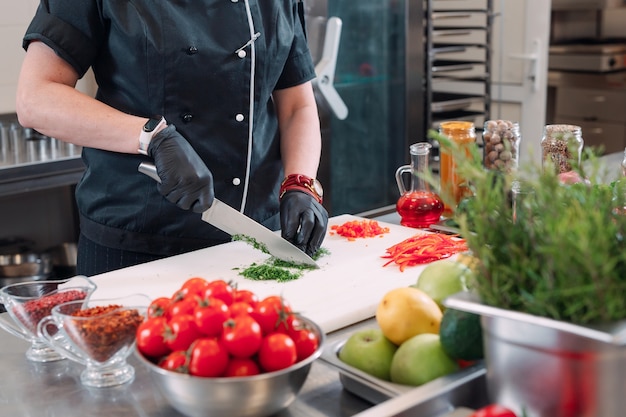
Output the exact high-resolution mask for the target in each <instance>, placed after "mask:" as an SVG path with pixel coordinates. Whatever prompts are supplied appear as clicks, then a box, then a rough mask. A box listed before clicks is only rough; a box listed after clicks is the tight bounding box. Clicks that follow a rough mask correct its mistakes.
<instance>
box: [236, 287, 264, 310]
mask: <svg viewBox="0 0 626 417" xmlns="http://www.w3.org/2000/svg"><path fill="white" fill-rule="evenodd" d="M238 301H243V302H245V303H248V304H250V306H252V307H254V306H256V305H257V304H258V303H259V301H260V299H259V296H258V295H256V294H255V293H253V292H252V291H250V290H240V289H236V290H235V294H234V297H233V302H234V303H236V302H238Z"/></svg>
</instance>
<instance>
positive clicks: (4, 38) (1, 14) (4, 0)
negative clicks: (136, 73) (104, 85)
mask: <svg viewBox="0 0 626 417" xmlns="http://www.w3.org/2000/svg"><path fill="white" fill-rule="evenodd" d="M38 5H39V0H0V57H2V58H0V114H5V113H14V112H15V93H16V89H17V79H18V76H19V73H20V68H21V66H22V60H23V59H24V50H23V49H22V38H23V37H24V33H25V32H26V29H27V28H28V24H29V23H30V21H31V19H32V18H33V15H34V14H35V11H36V10H37V6H38ZM78 89H79V90H81V91H83V92H85V93H87V94H90V95H94V94H95V81H94V80H93V74H92V73H91V71H90V72H88V73H87V75H85V77H84V79H82V80H80V81H79V83H78Z"/></svg>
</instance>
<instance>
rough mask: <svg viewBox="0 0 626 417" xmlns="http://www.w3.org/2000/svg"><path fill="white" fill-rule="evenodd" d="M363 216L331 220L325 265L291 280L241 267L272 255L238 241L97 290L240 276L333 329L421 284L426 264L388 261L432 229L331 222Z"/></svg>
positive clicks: (109, 277) (128, 272)
mask: <svg viewBox="0 0 626 417" xmlns="http://www.w3.org/2000/svg"><path fill="white" fill-rule="evenodd" d="M350 220H363V218H361V217H356V216H352V215H341V216H337V217H333V218H331V219H330V220H329V227H328V233H327V236H326V238H325V240H324V242H323V244H322V247H324V248H326V249H328V250H329V251H330V254H329V255H326V256H323V257H322V258H321V259H319V261H318V264H319V266H320V268H319V269H317V270H312V271H306V272H304V274H303V276H302V277H300V278H299V279H297V280H294V281H289V282H276V281H252V280H249V279H246V278H244V277H242V276H240V275H239V274H238V270H237V269H236V268H239V270H242V269H244V268H246V267H248V266H250V265H251V264H252V263H253V262H257V263H261V262H263V261H264V260H265V259H267V257H268V256H267V255H265V254H263V253H262V252H260V251H258V250H256V249H254V248H253V247H252V246H251V245H249V244H247V243H245V242H241V241H237V242H230V243H226V244H223V245H218V246H213V247H210V248H207V249H201V250H198V251H194V252H190V253H186V254H182V255H177V256H173V257H170V258H166V259H161V260H158V261H154V262H148V263H145V264H142V265H137V266H133V267H129V268H124V269H120V270H117V271H112V272H108V273H105V274H101V275H96V276H94V277H92V279H93V280H94V282H95V283H96V285H97V286H98V288H97V290H96V291H95V293H94V294H93V296H92V297H93V298H112V297H117V296H120V295H127V294H132V293H143V294H147V295H148V296H150V297H151V298H156V297H161V296H166V297H169V296H171V295H172V294H173V293H174V292H175V291H176V290H177V289H178V288H179V287H180V285H181V284H182V283H183V282H184V281H185V280H187V279H188V278H190V277H194V276H199V277H203V278H205V279H208V280H212V279H224V280H226V281H235V282H236V283H237V285H238V287H239V288H242V289H248V290H251V291H254V292H255V293H256V294H258V295H259V296H260V297H265V296H268V295H274V294H282V295H283V297H285V299H286V300H288V301H289V302H290V303H291V305H292V307H293V309H294V310H295V311H298V312H300V313H302V314H303V315H305V316H307V317H309V318H311V319H312V320H314V321H315V322H316V323H318V324H319V325H320V327H322V329H323V330H324V331H325V332H326V333H328V332H331V331H333V330H337V329H340V328H342V327H345V326H348V325H351V324H353V323H356V322H358V321H361V320H365V319H368V318H370V317H373V316H374V314H375V311H376V307H377V306H378V303H379V302H380V300H381V299H382V297H383V295H384V294H385V293H386V292H387V291H389V290H391V289H393V288H397V287H402V286H407V285H411V284H414V283H415V282H416V281H417V277H418V276H419V274H420V272H421V271H422V270H423V269H424V268H425V266H423V265H421V266H414V267H408V268H406V269H405V270H404V272H400V270H399V268H398V266H397V265H395V264H390V265H388V266H383V265H384V264H385V263H386V262H387V261H388V259H383V258H382V256H383V255H385V250H386V249H387V248H388V247H390V246H393V245H395V244H396V243H399V242H401V241H403V240H404V239H406V238H408V237H411V236H413V235H415V234H419V233H426V232H423V231H421V230H419V229H412V228H408V227H404V226H400V225H395V224H390V223H384V222H380V221H379V222H378V223H379V224H380V225H381V226H382V227H389V229H390V232H389V233H386V234H383V235H381V236H380V237H371V238H358V239H356V240H354V241H349V240H348V239H346V238H345V237H342V236H339V235H337V234H333V232H332V231H331V226H333V225H341V224H343V223H345V222H346V221H350Z"/></svg>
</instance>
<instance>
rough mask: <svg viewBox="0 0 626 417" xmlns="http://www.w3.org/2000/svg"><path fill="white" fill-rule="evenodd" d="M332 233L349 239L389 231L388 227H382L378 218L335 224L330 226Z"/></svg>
mask: <svg viewBox="0 0 626 417" xmlns="http://www.w3.org/2000/svg"><path fill="white" fill-rule="evenodd" d="M330 230H331V234H333V232H334V233H337V234H338V235H340V236H343V237H347V238H348V240H355V239H356V238H365V237H374V236H380V235H383V234H385V233H389V228H388V227H380V225H379V224H378V222H377V221H376V220H367V219H366V220H351V221H348V222H345V223H344V224H342V225H333V226H331V227H330Z"/></svg>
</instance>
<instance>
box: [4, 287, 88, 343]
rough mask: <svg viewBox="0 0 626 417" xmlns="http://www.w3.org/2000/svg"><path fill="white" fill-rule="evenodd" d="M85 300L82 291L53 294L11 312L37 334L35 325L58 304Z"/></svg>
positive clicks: (21, 305) (24, 304)
mask: <svg viewBox="0 0 626 417" xmlns="http://www.w3.org/2000/svg"><path fill="white" fill-rule="evenodd" d="M85 298H87V292H86V291H82V290H68V291H61V292H55V293H54V294H49V295H44V296H43V297H40V298H36V299H33V300H28V301H26V302H25V303H22V304H18V305H16V307H15V308H14V309H13V310H12V311H13V314H14V315H15V317H17V318H18V319H19V321H20V322H21V323H22V324H23V325H24V326H25V327H26V328H27V329H28V330H29V331H30V332H31V333H32V334H37V324H39V321H40V320H41V319H43V318H44V317H46V316H49V315H50V313H51V311H52V308H54V307H55V306H58V305H59V304H63V303H67V302H70V301H78V300H84V299H85Z"/></svg>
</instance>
